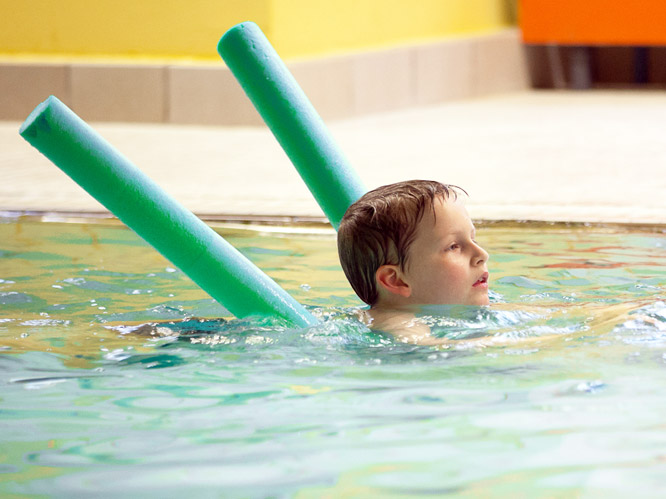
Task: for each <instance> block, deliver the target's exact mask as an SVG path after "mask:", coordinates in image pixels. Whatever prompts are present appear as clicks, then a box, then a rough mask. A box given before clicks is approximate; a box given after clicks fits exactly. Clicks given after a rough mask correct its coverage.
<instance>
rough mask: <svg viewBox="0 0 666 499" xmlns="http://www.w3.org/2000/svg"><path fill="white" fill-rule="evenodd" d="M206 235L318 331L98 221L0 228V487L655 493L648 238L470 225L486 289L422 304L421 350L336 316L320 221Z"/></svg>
mask: <svg viewBox="0 0 666 499" xmlns="http://www.w3.org/2000/svg"><path fill="white" fill-rule="evenodd" d="M224 234H225V236H226V237H227V238H228V239H229V241H230V242H232V244H234V245H235V246H236V247H238V248H239V249H240V250H241V251H242V252H243V253H245V254H246V255H247V256H248V257H249V258H251V259H252V260H253V261H255V262H256V263H257V264H258V265H259V266H260V267H261V268H262V269H264V270H265V271H266V272H267V273H268V274H269V275H271V277H273V278H274V279H275V280H276V281H277V282H278V283H279V284H280V285H281V286H283V287H284V288H285V289H287V290H288V291H289V292H290V293H291V294H293V295H294V296H295V297H296V299H297V300H299V301H300V302H301V303H304V304H305V305H306V306H307V307H308V308H309V309H311V311H312V312H313V313H314V314H315V315H316V316H317V317H319V318H320V319H321V321H322V323H321V324H320V325H318V326H314V327H310V328H307V329H294V328H292V327H290V326H289V324H286V323H284V322H283V321H281V320H279V319H275V318H247V319H242V320H238V319H234V318H232V317H230V316H229V315H228V314H227V313H226V311H225V310H224V309H223V307H221V306H220V305H219V304H217V303H215V302H214V301H212V300H211V299H210V298H208V297H207V296H206V295H205V294H204V293H203V292H201V291H200V290H199V289H198V288H196V286H194V285H193V284H192V283H191V282H190V281H189V280H188V279H187V278H186V277H185V276H183V274H182V273H181V272H179V271H178V270H176V269H174V268H173V267H172V266H171V265H170V264H169V262H167V261H165V260H164V259H163V258H162V257H161V256H160V255H159V254H157V253H156V252H155V251H153V250H152V249H151V248H149V247H148V246H147V245H145V244H144V243H143V242H142V241H141V240H140V239H138V238H137V237H136V236H135V235H134V234H133V233H132V232H130V231H128V230H126V229H124V228H122V227H121V226H120V225H118V224H114V223H111V222H109V221H106V222H105V223H92V222H91V223H87V224H59V223H35V222H33V221H31V220H29V219H21V220H18V221H15V220H7V219H5V220H4V221H3V223H0V383H1V384H2V387H3V388H2V391H1V392H0V419H1V420H2V427H3V435H2V437H1V440H0V449H2V452H0V492H1V493H2V495H12V494H13V495H28V494H30V495H56V496H71V495H83V494H90V495H93V494H96V495H121V494H122V495H130V496H137V495H141V494H144V493H145V491H147V490H149V491H150V492H151V494H153V495H159V496H167V497H168V496H175V495H182V494H183V493H186V494H188V495H193V494H196V495H224V496H232V497H235V496H242V497H256V496H267V495H271V496H276V495H277V496H291V495H296V496H304V497H311V496H312V497H319V496H321V495H334V496H339V495H351V496H373V495H382V496H384V495H389V496H391V495H407V496H416V495H422V494H423V495H425V494H430V495H432V494H436V495H441V494H445V493H455V494H459V495H470V496H472V495H474V496H476V495H482V496H483V495H490V494H493V495H500V494H506V495H516V494H519V495H520V494H522V495H528V494H529V495H548V496H553V495H555V496H558V495H565V496H569V495H573V496H578V495H585V494H589V495H602V494H603V495H608V494H611V495H627V494H632V493H635V492H636V484H639V483H640V484H641V492H642V493H644V494H647V495H657V493H658V492H659V491H660V490H661V480H662V478H661V477H662V476H663V473H664V472H665V471H666V469H665V468H666V464H665V463H666V459H665V457H664V456H665V455H664V453H663V448H664V444H665V443H666V442H665V440H666V436H665V435H666V433H664V431H663V421H664V419H665V417H666V410H665V409H664V404H663V401H662V398H663V395H662V393H663V387H664V382H665V381H666V369H665V368H666V296H665V294H666V293H665V292H664V289H665V286H666V275H665V274H666V270H664V269H666V266H665V265H664V264H665V263H666V252H665V251H664V248H665V245H666V237H665V236H664V234H662V233H659V232H655V231H652V232H649V231H643V232H641V231H634V232H632V231H626V230H625V231H618V230H615V229H612V228H605V229H602V228H581V227H563V226H539V227H535V226H531V225H523V226H520V227H518V228H516V227H508V226H501V225H486V226H484V225H481V226H480V228H479V237H478V239H479V240H480V242H481V244H482V245H483V246H484V247H486V248H487V249H488V250H489V252H490V253H491V262H490V267H491V288H492V303H493V304H492V305H491V306H490V307H487V308H475V307H462V308H461V307H428V308H426V309H424V310H422V313H421V314H420V315H419V318H418V320H419V321H421V322H422V323H424V324H427V325H428V326H429V327H430V328H431V329H432V331H433V332H434V334H436V335H437V336H440V337H442V338H447V339H448V340H450V343H449V344H448V345H447V347H445V348H437V349H435V348H429V347H425V346H417V345H411V344H404V343H400V342H397V341H395V340H394V339H392V338H391V337H389V336H386V335H383V334H380V333H376V332H372V331H370V330H369V329H368V328H367V326H365V325H364V324H363V323H362V322H360V321H359V320H358V318H357V310H358V308H359V307H360V305H361V304H360V302H359V301H358V300H357V299H356V298H355V296H354V295H353V293H352V292H351V290H350V289H349V287H348V285H347V283H346V282H345V280H344V276H343V275H342V272H341V270H340V268H339V265H338V263H337V257H336V254H335V244H334V234H333V233H332V232H330V233H325V232H324V233H319V234H317V235H307V234H300V235H299V234H280V233H274V232H271V233H267V234H261V233H260V231H254V230H240V229H234V230H231V229H226V230H225V231H224ZM478 338H493V339H497V338H499V339H501V340H502V341H501V342H496V343H490V344H488V343H484V345H485V346H482V345H481V344H479V343H478V342H475V341H474V340H476V339H478Z"/></svg>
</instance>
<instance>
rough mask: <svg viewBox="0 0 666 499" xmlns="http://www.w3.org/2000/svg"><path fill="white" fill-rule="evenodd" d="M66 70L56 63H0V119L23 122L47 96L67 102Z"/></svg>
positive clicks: (68, 98)
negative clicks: (53, 96)
mask: <svg viewBox="0 0 666 499" xmlns="http://www.w3.org/2000/svg"><path fill="white" fill-rule="evenodd" d="M68 77H69V74H68V69H67V67H66V66H65V65H59V64H52V65H51V64H9V63H4V64H0V120H19V121H20V120H24V119H25V118H27V117H28V115H29V114H30V112H31V111H32V110H33V109H34V108H35V106H37V104H39V103H40V102H42V101H43V100H45V99H46V98H47V97H48V96H49V95H55V96H56V97H58V98H59V99H60V100H61V101H63V102H65V103H69V101H70V94H69V85H68Z"/></svg>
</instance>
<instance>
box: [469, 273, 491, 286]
mask: <svg viewBox="0 0 666 499" xmlns="http://www.w3.org/2000/svg"><path fill="white" fill-rule="evenodd" d="M487 285H488V272H484V273H483V275H482V276H481V277H479V280H478V281H476V282H475V283H474V284H472V286H473V287H475V288H476V287H478V286H487Z"/></svg>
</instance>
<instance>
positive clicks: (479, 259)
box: [474, 244, 490, 265]
mask: <svg viewBox="0 0 666 499" xmlns="http://www.w3.org/2000/svg"><path fill="white" fill-rule="evenodd" d="M476 249H477V254H476V255H474V263H475V264H476V265H481V264H483V263H485V262H487V261H488V259H489V258H490V255H489V254H488V252H487V251H486V250H484V249H483V248H482V247H481V246H479V245H478V244H477V245H476Z"/></svg>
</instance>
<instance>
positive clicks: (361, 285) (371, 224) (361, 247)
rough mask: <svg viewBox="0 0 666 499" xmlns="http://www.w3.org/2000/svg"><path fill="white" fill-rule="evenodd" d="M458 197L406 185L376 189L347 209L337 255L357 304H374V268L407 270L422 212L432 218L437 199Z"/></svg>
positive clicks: (431, 186)
mask: <svg viewBox="0 0 666 499" xmlns="http://www.w3.org/2000/svg"><path fill="white" fill-rule="evenodd" d="M460 192H462V193H464V194H467V193H466V192H465V191H464V189H461V188H460V187H457V186H455V185H447V184H442V183H440V182H435V181H432V180H409V181H405V182H398V183H396V184H389V185H385V186H383V187H379V188H377V189H374V190H372V191H370V192H368V193H366V194H365V195H363V196H362V197H361V198H360V199H359V200H358V201H356V202H355V203H354V204H352V205H351V206H350V207H349V208H348V209H347V211H346V212H345V215H344V216H343V217H342V221H341V222H340V227H339V229H338V256H339V257H340V264H341V265H342V270H343V271H344V273H345V275H346V276H347V280H348V281H349V283H350V284H351V287H352V288H353V289H354V291H355V292H356V294H357V295H358V297H359V298H360V299H361V300H363V301H364V302H365V303H367V304H368V305H370V306H373V305H375V304H376V303H377V299H378V298H379V292H378V290H377V283H376V279H375V274H376V272H377V269H378V268H379V267H381V266H382V265H398V266H399V267H400V268H401V269H405V268H406V267H407V265H408V263H409V261H408V260H409V254H408V253H409V248H410V246H411V244H412V243H413V242H414V238H415V237H416V230H417V228H418V224H419V222H420V221H421V219H422V218H423V215H424V213H425V211H426V210H427V209H431V210H433V213H434V209H435V199H438V198H440V199H443V200H446V199H449V198H453V199H457V198H458V193H460Z"/></svg>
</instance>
